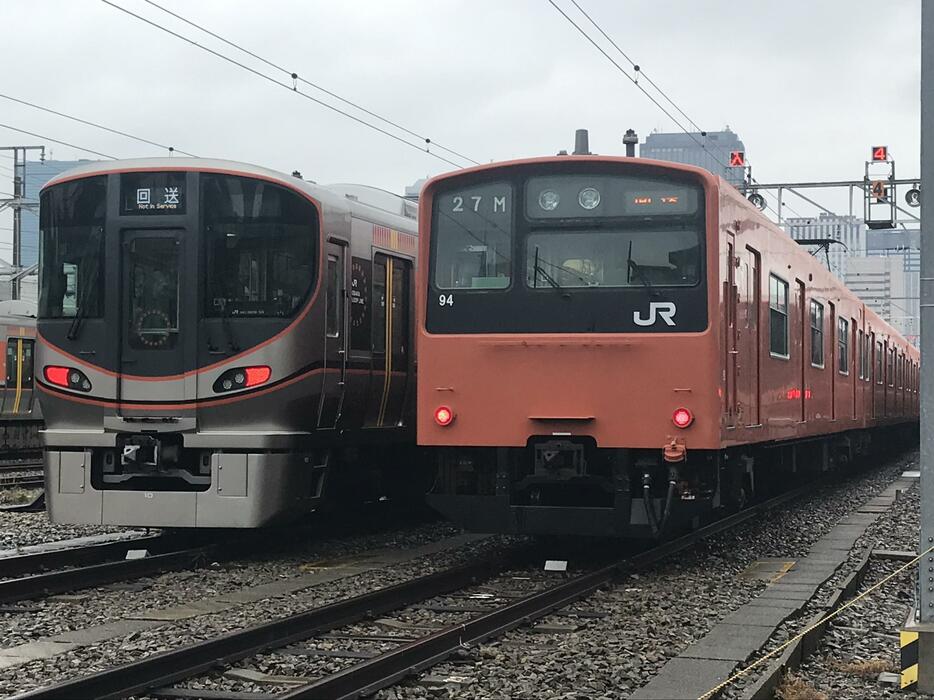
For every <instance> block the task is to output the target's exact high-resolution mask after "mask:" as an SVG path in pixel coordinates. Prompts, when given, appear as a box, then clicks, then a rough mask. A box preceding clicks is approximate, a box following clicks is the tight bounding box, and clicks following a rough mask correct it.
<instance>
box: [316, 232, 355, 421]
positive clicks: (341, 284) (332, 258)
mask: <svg viewBox="0 0 934 700" xmlns="http://www.w3.org/2000/svg"><path fill="white" fill-rule="evenodd" d="M326 250H327V267H326V270H325V285H324V286H325V289H324V317H325V321H324V374H323V376H324V379H323V380H322V383H321V400H320V403H319V404H318V427H319V428H334V427H336V426H337V423H338V421H339V420H340V416H341V409H342V407H343V404H344V392H345V388H346V386H347V352H348V348H347V341H348V333H347V264H348V259H347V258H348V256H347V242H346V241H342V240H339V239H334V238H329V239H328V242H327V245H326Z"/></svg>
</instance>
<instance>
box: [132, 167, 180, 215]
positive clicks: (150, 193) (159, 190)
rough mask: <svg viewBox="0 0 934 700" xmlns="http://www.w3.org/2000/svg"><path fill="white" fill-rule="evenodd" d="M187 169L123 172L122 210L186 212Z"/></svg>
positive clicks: (141, 212)
mask: <svg viewBox="0 0 934 700" xmlns="http://www.w3.org/2000/svg"><path fill="white" fill-rule="evenodd" d="M185 180H186V173H184V172H169V173H124V175H123V176H122V178H121V183H120V189H121V193H122V194H121V199H122V212H123V214H144V215H145V214H150V215H151V214H163V215H165V214H184V213H185V205H186V200H187V192H186V187H185Z"/></svg>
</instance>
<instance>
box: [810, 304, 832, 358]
mask: <svg viewBox="0 0 934 700" xmlns="http://www.w3.org/2000/svg"><path fill="white" fill-rule="evenodd" d="M831 318H833V314H831ZM831 342H833V338H831ZM811 364H812V365H813V366H814V367H823V366H824V305H823V304H821V303H820V302H818V301H814V300H811Z"/></svg>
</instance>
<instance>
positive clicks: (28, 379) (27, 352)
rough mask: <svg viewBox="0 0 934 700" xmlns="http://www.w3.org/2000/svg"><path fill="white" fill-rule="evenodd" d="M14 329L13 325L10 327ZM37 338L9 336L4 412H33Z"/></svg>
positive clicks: (7, 342) (19, 413)
mask: <svg viewBox="0 0 934 700" xmlns="http://www.w3.org/2000/svg"><path fill="white" fill-rule="evenodd" d="M9 329H10V330H14V328H13V327H10V328H9ZM34 352H35V340H33V339H32V338H7V341H6V356H5V364H4V366H5V369H6V372H5V375H6V376H5V381H6V383H5V385H4V390H3V413H4V414H6V415H17V414H18V415H23V414H28V413H31V412H32V397H33V394H32V388H33V368H34V361H33V358H34V356H35V355H34Z"/></svg>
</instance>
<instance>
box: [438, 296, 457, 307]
mask: <svg viewBox="0 0 934 700" xmlns="http://www.w3.org/2000/svg"><path fill="white" fill-rule="evenodd" d="M438 306H454V295H453V294H441V295H440V296H439V297H438Z"/></svg>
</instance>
